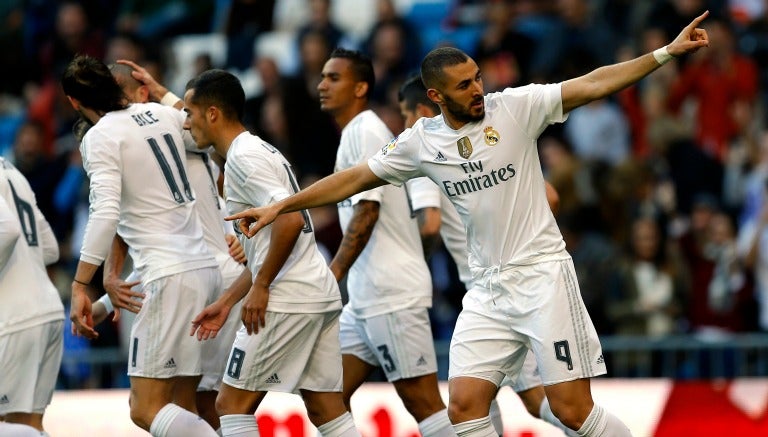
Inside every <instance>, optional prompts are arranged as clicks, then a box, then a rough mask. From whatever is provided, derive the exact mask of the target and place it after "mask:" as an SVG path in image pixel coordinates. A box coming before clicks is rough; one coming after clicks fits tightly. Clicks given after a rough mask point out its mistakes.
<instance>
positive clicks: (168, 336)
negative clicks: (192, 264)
mask: <svg viewBox="0 0 768 437" xmlns="http://www.w3.org/2000/svg"><path fill="white" fill-rule="evenodd" d="M220 286H221V273H220V272H219V268H218V267H208V268H202V269H195V270H189V271H186V272H182V273H176V274H173V275H170V276H165V277H162V278H159V279H156V280H154V281H152V282H149V283H147V284H145V286H144V287H143V291H144V294H145V295H146V297H145V298H144V301H143V305H142V307H141V310H140V311H139V313H138V314H137V315H136V318H135V319H134V321H133V325H132V326H131V338H130V343H129V345H128V348H129V350H128V375H129V376H141V377H144V378H160V379H162V378H171V377H175V376H194V375H201V374H202V364H201V362H202V342H200V341H198V340H197V337H194V336H191V335H189V327H190V324H189V323H190V321H191V320H192V319H194V318H195V316H197V315H198V314H199V313H200V311H202V309H203V308H205V305H206V302H208V301H209V299H210V295H211V294H213V293H214V292H215V290H216V289H217V288H218V287H220Z"/></svg>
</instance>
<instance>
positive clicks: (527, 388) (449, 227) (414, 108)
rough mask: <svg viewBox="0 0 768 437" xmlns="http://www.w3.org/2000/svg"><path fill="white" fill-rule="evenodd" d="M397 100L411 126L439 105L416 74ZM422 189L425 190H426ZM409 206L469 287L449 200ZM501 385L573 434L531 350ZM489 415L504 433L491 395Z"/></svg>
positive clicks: (554, 198)
mask: <svg viewBox="0 0 768 437" xmlns="http://www.w3.org/2000/svg"><path fill="white" fill-rule="evenodd" d="M398 100H399V101H400V114H401V115H402V116H403V120H404V121H405V127H406V128H410V127H412V126H413V125H414V124H415V123H416V121H417V120H418V119H420V118H422V117H427V118H432V117H436V116H438V115H439V114H440V107H439V106H438V105H437V104H436V103H435V102H433V101H432V100H430V99H429V97H428V96H427V88H426V87H424V83H423V82H422V81H421V78H420V77H418V76H416V77H413V78H411V79H408V80H407V81H406V82H405V83H404V84H403V85H402V86H401V87H400V91H399V93H398ZM408 182H409V183H411V185H414V184H431V185H434V182H432V181H431V180H430V179H429V178H426V177H420V178H416V179H411V180H410V181H408ZM545 184H546V196H547V202H548V203H549V207H550V209H551V210H552V211H553V212H555V211H556V210H557V204H558V201H559V198H558V195H557V191H555V189H554V187H552V185H550V184H549V182H545ZM425 192H427V193H429V191H425ZM411 206H412V207H413V210H414V212H415V213H416V215H417V217H418V219H419V230H420V231H421V235H422V241H424V242H425V246H427V247H431V246H433V245H434V244H433V243H431V242H432V241H433V240H434V239H435V238H436V237H438V236H441V237H442V239H443V244H444V245H445V247H446V249H448V253H450V255H451V258H453V260H454V262H455V263H456V268H457V270H458V272H459V279H460V280H461V281H462V282H463V283H464V286H465V287H466V289H467V290H469V289H471V288H472V273H471V272H470V269H469V262H468V259H467V256H468V253H467V234H466V232H465V231H464V225H463V224H462V223H461V218H460V217H459V214H458V213H457V212H456V208H454V207H453V205H451V201H450V200H449V199H448V198H447V197H446V196H443V195H441V194H440V191H439V190H438V191H437V195H422V196H411ZM503 385H508V386H509V387H511V388H512V389H513V390H514V391H515V393H517V395H518V396H520V400H522V401H523V405H525V408H526V409H527V410H528V412H529V413H530V414H531V415H532V416H533V417H537V418H540V419H542V420H544V421H546V422H549V423H551V424H552V425H554V426H556V427H557V428H560V429H561V430H562V431H563V432H564V433H565V434H566V435H568V436H576V435H577V434H576V432H575V431H573V430H571V429H569V428H568V427H566V426H565V425H563V424H562V423H561V422H560V421H559V420H557V418H556V417H555V415H554V414H552V410H551V409H550V408H549V401H547V398H546V396H545V393H544V387H543V386H542V384H541V377H540V376H539V369H538V367H537V365H536V357H535V356H534V355H533V352H532V351H528V353H527V354H526V355H525V362H524V363H523V367H522V369H521V370H520V374H519V376H518V377H517V379H515V380H513V379H511V378H509V377H505V378H504V381H503V382H502V386H503ZM490 417H491V421H492V423H493V428H494V429H495V430H496V433H497V434H498V435H504V425H503V423H502V421H501V411H500V410H499V404H498V403H497V402H496V400H495V399H494V400H493V401H492V402H491V410H490Z"/></svg>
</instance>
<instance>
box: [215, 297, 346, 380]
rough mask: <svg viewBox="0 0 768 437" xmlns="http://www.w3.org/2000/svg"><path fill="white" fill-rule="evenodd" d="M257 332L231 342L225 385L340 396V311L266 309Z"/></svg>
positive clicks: (240, 333)
mask: <svg viewBox="0 0 768 437" xmlns="http://www.w3.org/2000/svg"><path fill="white" fill-rule="evenodd" d="M265 325H266V326H264V327H263V328H262V327H260V328H259V333H258V334H252V335H248V333H247V332H246V330H245V327H244V326H242V323H240V329H239V330H238V331H237V335H236V336H235V342H234V343H233V344H232V348H231V350H230V354H229V359H228V360H227V368H226V371H225V373H224V383H225V384H227V385H230V386H232V387H235V388H239V389H242V390H248V391H262V392H266V391H277V392H284V393H298V392H299V390H309V391H317V392H341V387H342V382H343V378H342V369H341V351H340V349H339V311H331V312H326V313H291V314H289V313H275V312H271V311H267V314H266V317H265Z"/></svg>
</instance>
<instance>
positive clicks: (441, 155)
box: [435, 152, 447, 162]
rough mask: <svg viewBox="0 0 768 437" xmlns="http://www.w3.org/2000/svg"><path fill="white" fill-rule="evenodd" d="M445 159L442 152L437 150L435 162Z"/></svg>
mask: <svg viewBox="0 0 768 437" xmlns="http://www.w3.org/2000/svg"><path fill="white" fill-rule="evenodd" d="M445 161H447V159H445V156H443V152H437V156H435V162H445Z"/></svg>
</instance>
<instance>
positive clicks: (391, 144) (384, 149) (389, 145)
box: [381, 137, 397, 156]
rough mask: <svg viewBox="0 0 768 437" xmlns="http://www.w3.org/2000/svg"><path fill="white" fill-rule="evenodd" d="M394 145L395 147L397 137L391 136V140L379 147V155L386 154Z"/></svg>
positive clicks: (393, 148)
mask: <svg viewBox="0 0 768 437" xmlns="http://www.w3.org/2000/svg"><path fill="white" fill-rule="evenodd" d="M395 147H397V137H394V138H392V141H390V142H389V143H387V145H386V146H384V147H382V148H381V156H387V154H388V153H389V152H391V151H393V150H395Z"/></svg>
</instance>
